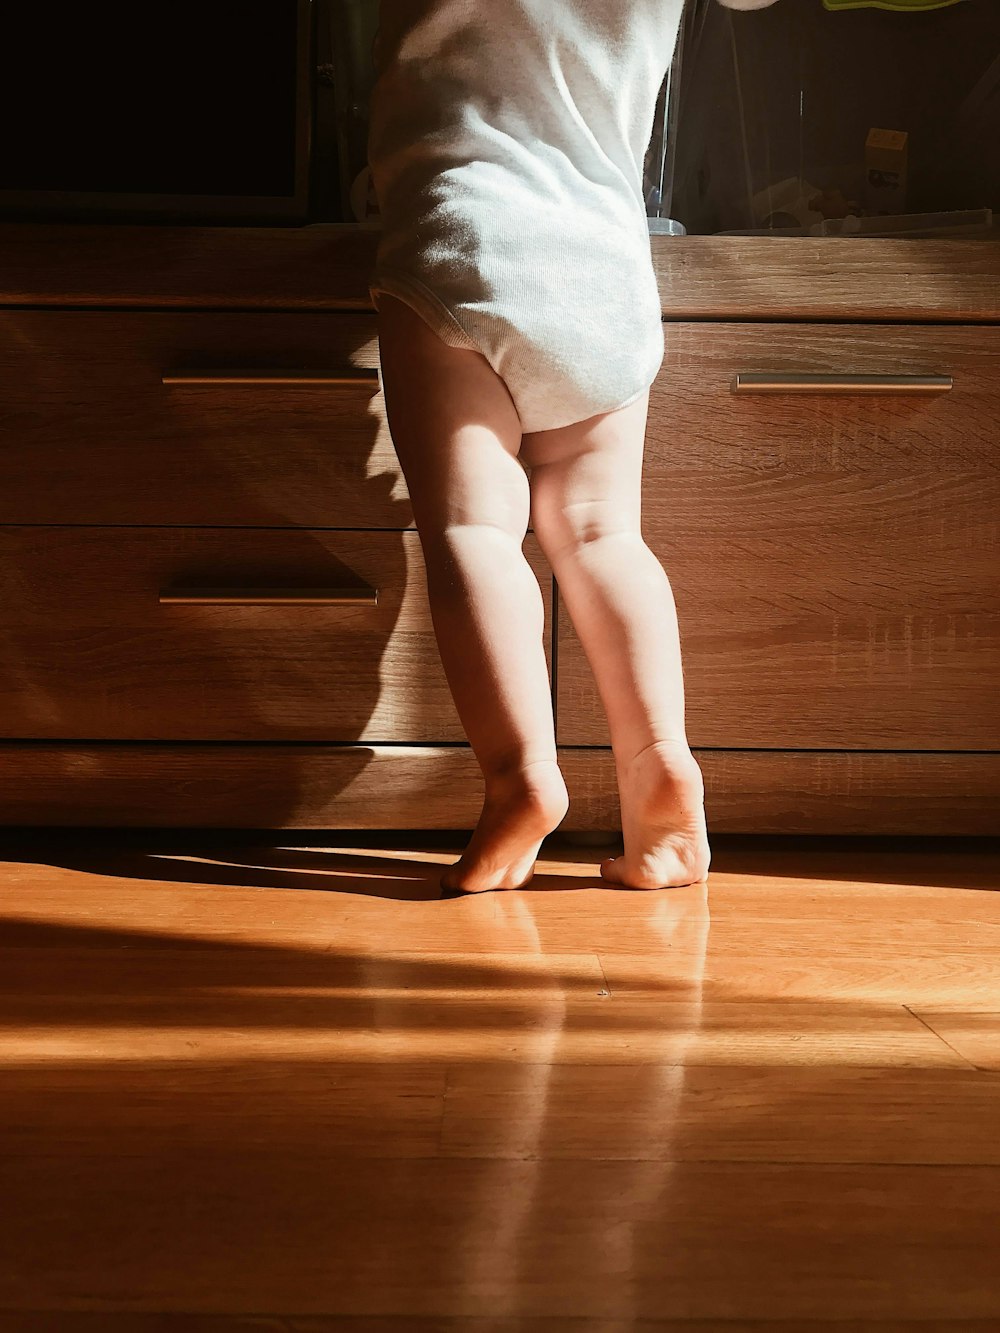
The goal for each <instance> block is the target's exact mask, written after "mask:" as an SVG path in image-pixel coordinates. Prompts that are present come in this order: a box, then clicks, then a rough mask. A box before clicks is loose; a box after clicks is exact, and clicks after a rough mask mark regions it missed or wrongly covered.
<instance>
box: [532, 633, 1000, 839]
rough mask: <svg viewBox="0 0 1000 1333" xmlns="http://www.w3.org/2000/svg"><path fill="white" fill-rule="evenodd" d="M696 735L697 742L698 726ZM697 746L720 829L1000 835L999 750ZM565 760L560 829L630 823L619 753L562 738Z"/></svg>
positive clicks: (708, 805)
mask: <svg viewBox="0 0 1000 1333" xmlns="http://www.w3.org/2000/svg"><path fill="white" fill-rule="evenodd" d="M563 669H564V658H563V657H562V655H561V653H560V658H559V672H560V673H561V672H562V671H563ZM559 679H560V681H561V680H562V679H563V677H562V675H561V674H560V676H559ZM747 707H748V709H749V707H750V705H749V703H748V704H747ZM559 734H560V740H561V739H562V736H561V731H560V733H559ZM689 734H690V735H691V738H692V740H694V739H695V735H696V733H692V731H691V730H690V729H689ZM694 753H695V755H696V756H697V759H698V762H699V764H700V765H701V770H702V774H703V775H704V779H705V809H706V812H707V815H708V827H709V832H710V833H711V832H712V831H713V830H715V831H717V832H719V833H779V834H793V833H840V834H852V833H853V834H875V833H886V834H888V833H913V834H920V833H937V834H944V835H952V836H954V835H958V834H985V835H989V834H995V833H996V829H997V816H996V812H997V808H998V803H1000V755H998V754H946V753H942V754H928V753H923V754H919V753H911V754H906V753H896V754H892V753H865V752H863V751H856V752H847V753H840V752H837V751H836V750H827V751H813V752H810V751H807V750H802V751H795V750H763V749H762V750H744V751H738V750H729V751H727V750H725V749H712V750H708V749H705V750H703V749H699V748H698V746H697V744H696V745H695V747H694ZM559 763H560V766H561V768H562V770H563V773H564V775H565V778H566V783H567V786H568V787H569V790H570V792H571V795H572V804H571V806H570V810H569V814H568V815H567V817H566V820H565V821H564V823H563V824H562V825H561V826H560V827H562V828H566V829H620V828H621V809H620V806H619V803H618V793H617V787H616V785H615V764H614V756H613V755H612V753H611V751H610V750H608V749H604V748H600V747H598V746H593V747H592V748H585V747H580V748H574V747H572V746H566V745H562V744H560V747H559Z"/></svg>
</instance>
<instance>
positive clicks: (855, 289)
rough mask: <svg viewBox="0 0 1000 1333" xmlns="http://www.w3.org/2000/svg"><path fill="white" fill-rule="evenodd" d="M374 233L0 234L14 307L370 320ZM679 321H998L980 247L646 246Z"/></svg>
mask: <svg viewBox="0 0 1000 1333" xmlns="http://www.w3.org/2000/svg"><path fill="white" fill-rule="evenodd" d="M377 244H378V233H377V231H375V230H372V229H368V228H364V227H358V226H356V225H351V224H337V223H329V224H327V223H321V224H316V225H313V226H307V227H183V226H175V227H153V226H126V225H123V226H119V225H109V226H74V225H72V224H62V223H45V224H33V223H4V224H0V247H2V249H3V252H4V254H5V257H6V262H5V265H4V277H3V280H2V289H0V301H2V302H4V303H7V304H11V305H55V306H60V305H77V306H86V305H106V306H125V307H127V306H149V305H154V306H183V305H187V306H209V307H210V306H219V307H222V306H232V307H236V306H242V307H258V308H260V309H300V310H305V309H314V310H370V309H371V308H372V306H371V301H370V298H369V295H368V280H369V277H370V275H371V273H372V271H373V268H374V262H375V249H376V246H377ZM650 247H651V251H652V256H653V267H654V270H655V272H656V275H657V280H658V282H659V286H660V295H661V300H662V303H663V311H664V314H665V316H666V317H667V318H668V319H669V318H677V319H697V318H713V319H798V318H801V319H833V318H836V319H866V320H868V319H871V320H881V319H935V320H956V319H957V320H970V319H983V320H994V321H995V320H1000V234H997V233H994V235H993V236H991V237H990V238H988V239H985V240H970V239H965V240H943V241H942V240H912V241H908V240H866V239H855V240H838V239H834V238H812V237H791V238H788V237H766V236H765V237H727V236H683V237H677V236H653V237H651V238H650Z"/></svg>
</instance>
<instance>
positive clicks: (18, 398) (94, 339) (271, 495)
mask: <svg viewBox="0 0 1000 1333" xmlns="http://www.w3.org/2000/svg"><path fill="white" fill-rule="evenodd" d="M377 367H378V337H377V320H376V317H375V315H374V314H367V315H366V314H330V313H318V314H272V313H258V314H252V313H243V312H239V313H228V314H218V313H204V312H186V313H149V312H135V313H124V312H113V313H108V312H97V311H90V310H68V311H24V310H0V522H3V523H149V524H152V523H176V524H209V525H212V526H222V525H226V526H242V525H248V524H253V525H258V526H262V527H283V526H287V525H300V526H303V527H369V528H374V527H379V528H408V527H410V526H412V512H411V509H410V504H409V498H408V495H407V491H406V485H405V482H404V480H403V476H402V473H401V471H400V468H399V463H398V461H397V458H396V454H395V451H394V449H393V447H392V440H391V438H390V435H389V430H388V426H387V424H386V420H385V408H384V400H383V397H382V394H381V391H380V386H379V382H378V371H377ZM211 370H223V371H230V372H237V371H241V370H242V371H251V372H254V371H256V372H267V371H269V370H271V371H274V370H278V371H285V372H287V373H288V374H289V375H292V376H296V375H299V376H301V374H302V372H303V370H306V371H313V372H320V373H323V374H326V375H334V376H342V377H344V381H345V382H342V383H336V382H325V383H318V384H317V383H313V384H303V383H299V384H280V383H274V382H271V383H269V382H267V381H266V380H265V381H264V382H258V383H254V382H252V381H250V382H238V383H217V384H204V383H202V384H197V385H185V384H164V383H163V376H164V374H165V373H166V374H177V373H183V372H186V371H192V372H195V373H196V374H200V375H204V374H205V373H206V372H208V371H211Z"/></svg>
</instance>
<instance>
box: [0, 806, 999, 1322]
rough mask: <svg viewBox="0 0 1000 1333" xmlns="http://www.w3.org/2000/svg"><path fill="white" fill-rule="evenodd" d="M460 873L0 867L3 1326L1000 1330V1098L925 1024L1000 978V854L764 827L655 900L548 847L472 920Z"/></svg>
mask: <svg viewBox="0 0 1000 1333" xmlns="http://www.w3.org/2000/svg"><path fill="white" fill-rule="evenodd" d="M455 848H456V844H455V843H454V842H453V841H452V840H450V839H449V838H446V837H443V836H435V837H428V838H427V839H426V840H423V841H422V840H420V839H415V838H414V837H413V835H405V834H403V833H397V834H393V835H385V836H382V837H379V838H371V837H369V838H368V839H361V838H358V837H357V836H355V837H353V838H351V837H348V835H344V834H342V835H339V836H337V837H334V838H331V839H329V840H325V839H322V838H315V837H313V838H301V839H288V838H286V839H278V838H275V837H274V835H271V837H270V838H269V837H268V836H267V835H264V834H262V833H256V834H253V835H248V836H240V835H235V834H231V835H225V834H221V833H215V834H213V835H211V836H209V835H208V834H199V833H197V832H195V831H184V830H172V831H170V832H169V833H168V832H166V831H164V832H162V833H160V834H158V835H157V836H156V837H153V836H152V835H151V834H150V833H148V832H147V833H140V832H134V833H128V834H125V833H121V834H111V833H107V832H101V831H99V830H89V831H81V832H79V833H72V832H69V831H62V832H61V831H58V830H44V831H39V832H38V833H30V832H28V831H18V832H11V833H9V834H7V835H6V836H5V837H4V838H3V839H2V840H0V856H2V870H3V880H4V912H3V917H2V919H0V1008H2V1010H3V1013H4V1022H3V1025H2V1028H0V1058H2V1065H3V1070H4V1077H3V1079H2V1080H0V1142H2V1144H3V1148H2V1151H0V1183H2V1188H3V1193H4V1199H5V1204H6V1206H5V1208H4V1209H3V1210H0V1252H2V1253H3V1255H4V1261H3V1263H2V1264H0V1327H3V1329H4V1333H7V1331H8V1329H11V1330H14V1331H15V1333H64V1330H65V1333H97V1330H98V1329H100V1330H101V1333H103V1330H104V1328H107V1329H108V1330H109V1331H110V1333H198V1330H204V1331H205V1333H347V1330H348V1329H350V1330H351V1333H353V1330H355V1329H357V1330H360V1333H372V1330H375V1333H390V1330H398V1331H399V1333H414V1331H415V1333H464V1330H466V1329H472V1330H473V1331H474V1333H477V1331H478V1330H481V1333H497V1329H500V1330H502V1331H503V1333H523V1330H528V1331H529V1333H635V1330H637V1329H644V1328H645V1329H648V1330H649V1333H653V1331H654V1330H657V1331H659V1330H662V1329H664V1328H667V1329H674V1330H677V1333H679V1331H680V1330H682V1329H684V1328H685V1327H687V1328H690V1329H692V1330H694V1329H697V1328H699V1327H701V1328H703V1329H705V1330H709V1329H711V1330H715V1329H722V1330H727V1329H735V1330H740V1333H750V1331H751V1330H755V1333H756V1331H757V1330H759V1331H760V1333H763V1330H765V1329H772V1330H775V1333H778V1330H780V1333H792V1330H794V1333H800V1330H815V1333H819V1330H823V1333H835V1327H836V1326H837V1325H838V1324H839V1327H840V1328H844V1327H850V1328H851V1329H852V1330H853V1329H870V1330H872V1333H874V1330H875V1329H876V1328H877V1329H879V1330H881V1333H885V1330H886V1329H895V1330H897V1333H902V1331H903V1330H904V1329H905V1330H906V1333H917V1330H916V1328H913V1327H911V1328H909V1329H908V1328H907V1323H908V1322H909V1323H910V1324H911V1326H912V1325H913V1324H916V1325H919V1333H928V1330H929V1329H933V1328H935V1327H936V1326H937V1327H939V1328H940V1329H941V1330H942V1333H944V1330H948V1331H949V1333H956V1331H957V1330H960V1329H961V1328H962V1327H963V1325H964V1324H965V1323H966V1322H967V1321H968V1322H969V1323H970V1325H971V1326H972V1327H975V1323H974V1321H977V1320H978V1321H980V1323H981V1325H982V1326H983V1327H984V1328H988V1327H990V1326H991V1325H993V1324H995V1323H996V1321H997V1320H998V1319H1000V1284H998V1278H997V1269H996V1263H995V1253H994V1251H995V1246H994V1244H993V1237H994V1234H995V1231H996V1227H997V1225H998V1223H1000V1213H998V1202H997V1201H998V1198H1000V1194H998V1191H997V1182H998V1171H1000V1158H998V1155H997V1144H996V1134H995V1116H994V1109H995V1104H996V1095H997V1088H998V1082H997V1075H996V1074H995V1073H994V1072H991V1071H990V1070H980V1069H976V1068H974V1067H973V1066H972V1065H971V1064H970V1063H969V1061H968V1059H966V1058H964V1056H963V1055H961V1054H960V1053H959V1052H958V1051H956V1050H955V1049H954V1048H953V1045H952V1044H951V1043H950V1042H949V1041H948V1040H946V1039H945V1038H943V1037H942V1036H939V1035H938V1033H937V1032H936V1031H935V1030H933V1028H932V1026H931V1024H932V1023H934V1024H937V1023H939V1022H941V1021H943V1020H942V1015H944V1018H945V1019H946V1020H947V1019H958V1020H959V1021H963V1020H964V1019H965V1018H966V1017H967V1016H968V1015H969V1014H971V1013H973V1012H974V1011H975V1008H976V1005H977V997H978V993H979V992H978V990H977V987H978V984H979V981H978V979H979V978H981V977H982V976H984V975H985V972H986V970H987V969H989V968H990V967H994V968H995V966H996V963H995V959H996V957H997V955H998V951H997V949H996V943H995V940H994V939H993V933H994V932H996V931H997V930H998V929H1000V922H998V921H997V920H996V919H995V916H994V909H995V908H996V903H995V902H994V899H995V898H996V897H997V895H996V893H995V890H996V888H997V886H998V884H1000V862H998V859H997V850H998V844H997V840H996V839H992V840H982V841H981V842H980V843H978V844H973V843H966V842H964V841H963V840H951V842H950V844H949V845H942V842H941V840H934V839H929V838H927V839H913V840H900V839H895V840H891V839H883V840H875V841H873V840H863V839H862V840H851V839H829V840H825V839H819V840H813V839H786V840H778V839H759V838H758V839H754V838H734V839H731V840H729V841H727V842H724V843H723V845H721V846H720V847H719V850H718V862H717V864H718V869H717V870H715V869H713V872H712V876H711V877H710V881H709V883H708V885H707V886H706V885H704V884H703V885H701V886H698V887H697V888H696V887H695V886H691V887H690V888H689V889H682V890H677V891H672V890H662V891H656V892H651V893H619V892H614V891H601V890H596V889H594V888H592V887H588V885H589V882H590V874H591V872H592V870H593V866H592V865H591V859H592V857H593V855H594V854H595V853H594V850H593V848H590V847H588V848H581V847H579V846H575V845H573V844H572V843H570V844H564V843H561V842H560V841H559V840H554V841H553V843H552V845H551V847H549V848H547V849H546V855H545V856H544V857H543V859H542V861H541V862H540V865H539V872H540V874H539V883H538V889H539V891H532V890H527V891H520V892H508V893H501V894H485V895H478V896H474V897H473V898H470V899H462V900H456V901H448V900H444V901H442V900H441V899H440V898H439V897H438V896H437V894H436V893H435V892H434V886H433V884H432V882H431V881H432V878H433V876H434V875H435V874H436V873H438V871H439V868H440V866H441V864H442V862H443V861H448V860H450V853H451V852H452V851H453V850H455ZM320 887H322V888H324V889H325V890H326V891H325V892H317V888H320ZM557 887H562V888H571V887H575V888H576V891H575V892H573V893H565V892H552V891H546V889H549V890H551V889H553V888H557ZM935 912H936V915H934V913H935ZM925 913H926V919H925ZM879 922H881V924H882V936H881V940H880V939H879V936H878V930H877V924H878V923H879ZM907 926H909V928H910V933H909V935H908V934H907V931H906V930H905V929H901V927H907ZM421 941H423V942H421ZM935 951H936V952H935ZM918 952H920V953H922V954H923V955H924V956H925V965H924V969H923V971H921V968H920V967H919V966H917V965H915V956H916V954H917V953H918ZM754 957H757V958H758V959H759V966H758V970H757V974H756V979H754V978H753V977H751V975H750V974H749V973H748V960H751V959H752V958H754ZM876 957H877V961H878V963H879V966H880V968H881V969H882V971H883V972H884V973H885V974H886V975H891V976H892V977H893V978H894V981H893V987H892V989H891V990H883V991H881V992H877V991H873V990H871V989H870V988H869V990H868V991H867V993H862V992H861V990H859V988H858V985H857V982H858V980H859V979H860V980H861V981H862V982H864V980H865V978H866V977H867V976H869V975H870V971H869V969H870V964H871V960H872V959H873V958H876ZM949 958H951V959H952V960H953V961H954V963H955V964H956V965H954V966H953V968H952V974H951V975H952V980H951V981H950V983H949V984H951V985H952V986H953V987H954V988H955V994H956V997H957V998H958V999H959V1001H960V1003H961V1004H962V1006H963V1007H962V1008H961V1009H960V1010H959V1009H954V1008H952V1009H944V1010H943V1009H942V1008H941V1007H940V1006H934V1005H931V1004H929V1003H928V1004H927V1005H926V1013H925V1012H924V1008H922V1007H921V997H924V998H925V999H926V997H927V996H928V995H929V993H930V992H929V989H928V984H927V983H928V977H929V976H930V972H929V971H928V968H929V967H932V965H933V966H937V967H938V972H939V975H941V965H942V964H946V965H947V960H948V959H949ZM831 961H835V962H836V968H835V969H834V968H831ZM793 968H795V969H798V970H799V976H800V982H799V986H798V989H797V992H794V993H793V992H792V991H791V990H789V989H788V988H787V987H786V986H785V985H784V980H785V979H786V978H787V977H788V976H789V975H790V972H791V969H793ZM623 977H625V978H626V979H627V978H629V977H631V978H636V977H645V979H646V985H647V989H646V991H645V993H644V994H641V993H634V994H632V995H631V996H630V995H628V994H626V993H625V989H624V987H623V986H622V985H621V981H622V978H623ZM653 978H655V985H651V984H650V983H651V980H652V979H653ZM963 982H964V987H965V988H964V990H962V986H963ZM671 986H672V990H671ZM602 992H603V993H602ZM269 1312H272V1313H269ZM273 1312H280V1313H273ZM102 1320H103V1321H106V1322H101V1321H102ZM60 1321H62V1322H60ZM824 1324H825V1325H826V1327H825V1328H824ZM966 1333H967V1330H966ZM977 1333H978V1331H977Z"/></svg>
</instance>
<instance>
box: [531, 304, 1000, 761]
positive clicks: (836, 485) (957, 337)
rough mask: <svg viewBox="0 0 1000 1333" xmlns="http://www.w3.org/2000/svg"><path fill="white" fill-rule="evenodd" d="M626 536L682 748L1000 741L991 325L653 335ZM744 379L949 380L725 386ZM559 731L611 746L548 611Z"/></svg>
mask: <svg viewBox="0 0 1000 1333" xmlns="http://www.w3.org/2000/svg"><path fill="white" fill-rule="evenodd" d="M664 331H665V335H666V344H667V349H666V355H665V358H664V364H663V369H662V371H661V374H660V376H659V378H658V380H657V382H656V384H655V386H654V389H653V391H652V393H651V403H650V418H649V431H648V437H647V445H646V455H645V470H644V487H643V528H644V533H645V536H646V540H647V542H648V544H649V545H650V547H651V548H652V549H653V550H654V551H655V552H656V554H657V556H658V557H659V558H660V560H661V561H662V563H663V565H664V568H665V569H666V571H667V573H668V575H669V577H670V580H671V583H672V586H673V588H674V594H675V597H676V600H677V606H678V616H679V620H680V626H681V643H682V648H683V656H684V671H685V680H686V699H687V720H688V736H689V739H690V741H691V744H692V745H693V746H696V747H698V746H706V747H724V748H737V749H738V748H742V747H767V748H772V747H773V748H780V749H789V748H795V747H801V748H830V749H859V750H876V749H929V750H938V749H943V750H951V749H955V750H958V749H968V750H1000V691H998V689H997V680H998V677H1000V614H998V613H1000V541H998V535H1000V447H998V446H1000V328H997V327H963V326H957V327H956V326H948V327H944V326H940V325H937V326H891V325H890V326H867V325H857V326H855V325H807V324H794V325H787V324H757V325H753V324H739V325H736V324H667V325H665V330H664ZM739 371H749V372H768V371H784V372H800V373H808V372H813V373H821V374H877V375H916V374H921V375H929V374H943V375H950V376H952V377H953V388H952V389H951V391H950V392H947V393H943V394H926V393H913V392H910V393H900V394H892V395H885V394H877V395H876V394H863V393H858V392H853V393H846V394H845V393H837V394H817V393H809V394H801V393H791V392H786V393H781V394H765V395H761V396H756V395H751V396H743V395H741V394H734V393H733V390H732V382H733V378H734V376H735V375H736V373H737V372H739ZM557 715H558V736H559V741H560V744H562V745H607V744H608V743H609V740H610V737H609V735H608V731H607V725H606V722H605V719H604V714H603V711H602V709H601V706H600V701H599V699H598V696H597V693H596V690H595V688H594V685H593V681H592V679H591V675H590V669H589V667H588V665H587V662H586V660H585V658H584V656H583V653H582V650H581V648H580V644H579V642H578V640H577V638H576V635H575V633H574V631H573V629H572V626H571V625H570V623H569V621H568V617H566V616H565V614H561V615H560V617H559V655H558V706H557Z"/></svg>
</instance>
